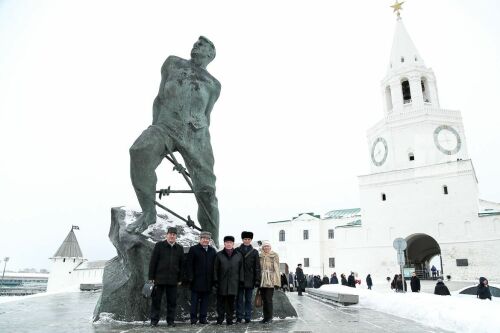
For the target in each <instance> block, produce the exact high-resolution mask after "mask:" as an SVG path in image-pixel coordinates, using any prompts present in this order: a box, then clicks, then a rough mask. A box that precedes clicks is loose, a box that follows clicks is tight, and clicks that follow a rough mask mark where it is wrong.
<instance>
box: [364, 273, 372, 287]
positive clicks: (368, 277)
mask: <svg viewBox="0 0 500 333" xmlns="http://www.w3.org/2000/svg"><path fill="white" fill-rule="evenodd" d="M366 285H367V286H368V289H370V290H372V286H373V281H372V276H371V274H368V275H367V276H366Z"/></svg>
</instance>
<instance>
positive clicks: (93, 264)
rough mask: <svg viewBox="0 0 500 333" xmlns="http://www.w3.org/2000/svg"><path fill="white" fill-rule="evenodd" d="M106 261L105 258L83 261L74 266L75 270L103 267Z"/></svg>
mask: <svg viewBox="0 0 500 333" xmlns="http://www.w3.org/2000/svg"><path fill="white" fill-rule="evenodd" d="M107 262H108V261H107V260H94V261H85V262H82V263H81V264H80V265H78V267H76V268H75V271H78V270H85V269H104V266H106V263H107Z"/></svg>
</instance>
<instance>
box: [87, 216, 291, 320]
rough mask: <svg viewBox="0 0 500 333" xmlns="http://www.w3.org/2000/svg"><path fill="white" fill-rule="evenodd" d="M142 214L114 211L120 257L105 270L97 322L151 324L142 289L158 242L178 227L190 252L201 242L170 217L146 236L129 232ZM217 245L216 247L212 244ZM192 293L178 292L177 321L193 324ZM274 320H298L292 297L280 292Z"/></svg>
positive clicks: (212, 313)
mask: <svg viewBox="0 0 500 333" xmlns="http://www.w3.org/2000/svg"><path fill="white" fill-rule="evenodd" d="M140 215H141V213H139V212H135V211H133V210H129V209H126V208H123V207H118V208H112V209H111V227H110V230H109V239H110V240H111V243H113V245H114V246H115V248H116V251H117V253H118V255H117V256H116V257H114V258H113V259H111V260H110V261H108V263H107V264H106V267H105V268H104V276H103V288H102V294H101V297H100V298H99V300H98V302H97V304H96V307H95V309H94V316H93V320H94V321H97V320H99V319H100V318H101V316H102V317H105V318H106V319H108V318H112V319H114V320H119V321H128V322H130V321H148V320H149V312H150V305H151V300H150V299H146V298H144V297H143V296H142V287H143V285H144V283H145V282H146V281H147V279H148V269H149V259H150V257H151V253H152V251H153V247H154V245H155V243H156V242H158V241H161V240H164V239H165V235H166V233H167V229H168V227H177V230H178V233H177V242H178V243H179V244H180V245H182V246H183V247H184V251H185V252H187V250H188V249H189V247H190V246H192V245H195V244H196V243H197V242H198V236H199V231H197V230H194V229H191V228H189V227H188V226H186V225H185V224H184V222H182V221H178V220H175V219H171V218H170V217H169V216H167V215H158V217H157V223H156V224H153V225H150V226H149V228H148V229H146V230H145V231H144V232H143V233H142V234H134V233H129V232H127V231H126V227H127V225H128V224H130V223H132V222H134V221H135V220H136V219H137V218H138V217H139V216H140ZM211 245H212V246H213V245H214V244H213V243H212V244H211ZM215 299H216V297H215V295H211V296H210V302H209V311H208V317H209V318H208V319H209V320H215V317H216V311H215V309H216V308H215ZM165 304H166V302H165V300H164V301H163V302H162V319H165V318H164V317H165V308H164V306H165ZM190 306H191V292H190V290H189V288H185V287H183V286H181V287H179V288H178V292H177V312H176V320H178V321H184V320H189V313H190ZM273 306H274V316H275V317H279V318H286V317H296V316H297V312H296V311H295V309H294V308H293V306H292V305H291V304H290V301H289V300H288V297H287V296H286V295H285V294H284V293H283V292H281V291H276V292H275V294H274V299H273ZM253 317H254V318H260V317H262V308H255V307H254V314H253Z"/></svg>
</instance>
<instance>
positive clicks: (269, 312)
mask: <svg viewBox="0 0 500 333" xmlns="http://www.w3.org/2000/svg"><path fill="white" fill-rule="evenodd" d="M260 294H261V295H262V312H263V313H264V321H269V320H271V319H273V294H274V288H260Z"/></svg>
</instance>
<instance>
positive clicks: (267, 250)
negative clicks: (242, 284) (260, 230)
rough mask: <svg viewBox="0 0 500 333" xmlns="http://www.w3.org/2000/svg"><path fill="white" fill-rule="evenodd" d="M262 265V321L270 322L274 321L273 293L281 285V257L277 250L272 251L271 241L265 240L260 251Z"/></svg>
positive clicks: (264, 322)
mask: <svg viewBox="0 0 500 333" xmlns="http://www.w3.org/2000/svg"><path fill="white" fill-rule="evenodd" d="M260 267H261V269H262V278H261V280H260V281H261V282H260V294H261V296H262V306H263V309H262V312H263V313H264V319H262V321H261V323H263V324H269V323H271V322H272V321H273V294H274V289H275V288H276V289H278V288H279V286H280V259H279V256H278V254H277V253H276V252H274V251H271V243H269V242H267V241H264V242H263V243H262V251H261V253H260Z"/></svg>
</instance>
